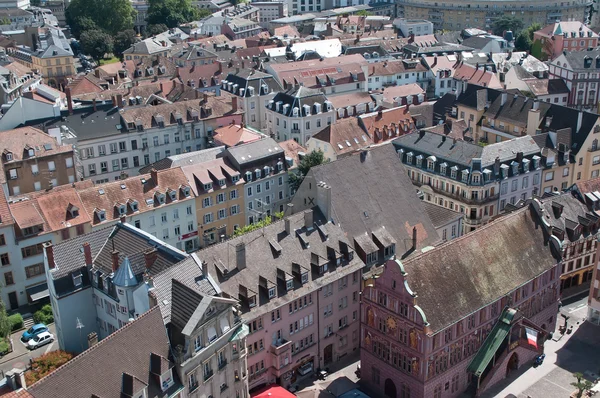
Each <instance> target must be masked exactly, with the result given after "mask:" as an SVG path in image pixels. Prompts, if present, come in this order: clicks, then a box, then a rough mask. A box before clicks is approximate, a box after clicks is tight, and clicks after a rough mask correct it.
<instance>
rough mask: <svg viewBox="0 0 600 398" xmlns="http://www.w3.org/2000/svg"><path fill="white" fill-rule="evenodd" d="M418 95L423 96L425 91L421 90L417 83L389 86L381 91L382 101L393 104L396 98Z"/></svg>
mask: <svg viewBox="0 0 600 398" xmlns="http://www.w3.org/2000/svg"><path fill="white" fill-rule="evenodd" d="M419 94H423V96H424V95H425V90H423V89H422V88H421V86H419V85H418V84H417V83H410V84H405V85H403V86H391V87H386V88H385V89H383V100H384V101H388V102H395V101H396V98H404V97H408V96H411V95H419Z"/></svg>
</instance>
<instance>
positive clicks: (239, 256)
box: [235, 242, 246, 271]
mask: <svg viewBox="0 0 600 398" xmlns="http://www.w3.org/2000/svg"><path fill="white" fill-rule="evenodd" d="M235 264H236V266H237V269H238V270H240V271H241V270H243V269H244V268H246V244H245V243H244V242H241V243H238V244H237V245H236V246H235Z"/></svg>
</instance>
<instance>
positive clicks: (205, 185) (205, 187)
mask: <svg viewBox="0 0 600 398" xmlns="http://www.w3.org/2000/svg"><path fill="white" fill-rule="evenodd" d="M211 189H212V183H211V182H209V183H207V184H204V190H205V191H210V190H211Z"/></svg>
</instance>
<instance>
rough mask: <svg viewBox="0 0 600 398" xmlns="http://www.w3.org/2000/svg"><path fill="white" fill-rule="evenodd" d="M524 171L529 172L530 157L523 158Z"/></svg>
mask: <svg viewBox="0 0 600 398" xmlns="http://www.w3.org/2000/svg"><path fill="white" fill-rule="evenodd" d="M523 172H525V173H527V172H529V159H523Z"/></svg>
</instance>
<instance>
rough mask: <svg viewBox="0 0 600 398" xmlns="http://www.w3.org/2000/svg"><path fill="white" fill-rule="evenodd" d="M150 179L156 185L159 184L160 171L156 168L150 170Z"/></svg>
mask: <svg viewBox="0 0 600 398" xmlns="http://www.w3.org/2000/svg"><path fill="white" fill-rule="evenodd" d="M150 178H151V179H152V181H154V184H158V171H156V169H155V168H153V169H152V170H150Z"/></svg>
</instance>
